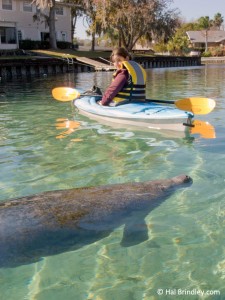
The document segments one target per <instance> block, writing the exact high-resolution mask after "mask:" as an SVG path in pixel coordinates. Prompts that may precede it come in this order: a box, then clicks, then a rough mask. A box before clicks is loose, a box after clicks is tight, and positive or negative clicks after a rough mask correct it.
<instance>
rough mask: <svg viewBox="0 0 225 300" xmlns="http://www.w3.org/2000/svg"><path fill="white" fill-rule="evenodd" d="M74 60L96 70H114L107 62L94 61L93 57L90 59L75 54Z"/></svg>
mask: <svg viewBox="0 0 225 300" xmlns="http://www.w3.org/2000/svg"><path fill="white" fill-rule="evenodd" d="M76 60H77V61H80V62H82V63H84V64H86V65H89V66H92V67H93V68H94V69H95V70H96V71H114V70H115V67H114V66H111V65H109V64H105V63H102V62H99V61H96V60H94V59H90V58H87V57H80V56H77V57H76Z"/></svg>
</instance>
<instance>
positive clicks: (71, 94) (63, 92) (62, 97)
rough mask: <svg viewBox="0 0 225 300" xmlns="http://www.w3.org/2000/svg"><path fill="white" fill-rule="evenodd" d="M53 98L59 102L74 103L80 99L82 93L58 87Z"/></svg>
mask: <svg viewBox="0 0 225 300" xmlns="http://www.w3.org/2000/svg"><path fill="white" fill-rule="evenodd" d="M52 96H53V97H54V98H55V99H56V100H59V101H72V100H74V99H77V98H78V97H80V93H79V92H78V91H77V90H75V89H72V88H69V87H57V88H54V89H53V90H52Z"/></svg>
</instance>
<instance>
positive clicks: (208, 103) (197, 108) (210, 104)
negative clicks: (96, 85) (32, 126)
mask: <svg viewBox="0 0 225 300" xmlns="http://www.w3.org/2000/svg"><path fill="white" fill-rule="evenodd" d="M52 96H53V97H54V98H55V99H56V100H59V101H72V100H75V99H77V98H79V97H80V96H95V97H97V96H98V95H85V94H80V93H79V92H78V90H76V89H73V88H69V87H57V88H54V89H53V90H52ZM146 102H156V103H163V104H174V105H175V106H176V107H177V108H179V109H181V110H185V111H190V112H192V113H193V114H198V115H205V114H208V113H210V112H211V111H212V110H213V109H214V107H215V106H216V103H215V100H213V99H210V98H204V97H190V98H184V99H179V100H176V101H167V100H154V99H146Z"/></svg>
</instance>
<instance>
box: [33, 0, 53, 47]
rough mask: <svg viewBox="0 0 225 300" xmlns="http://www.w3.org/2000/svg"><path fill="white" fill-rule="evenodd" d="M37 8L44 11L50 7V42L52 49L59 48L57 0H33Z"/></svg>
mask: <svg viewBox="0 0 225 300" xmlns="http://www.w3.org/2000/svg"><path fill="white" fill-rule="evenodd" d="M32 3H34V4H35V5H36V6H37V8H39V9H40V10H41V11H43V10H44V9H46V8H49V44H50V47H51V48H52V49H57V44H56V31H55V0H33V2H32Z"/></svg>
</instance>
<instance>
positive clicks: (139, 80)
mask: <svg viewBox="0 0 225 300" xmlns="http://www.w3.org/2000/svg"><path fill="white" fill-rule="evenodd" d="M124 67H125V68H126V69H127V70H128V73H129V78H128V83H127V84H126V85H125V86H124V87H123V89H122V90H121V91H120V92H119V93H118V94H117V95H116V96H115V97H114V98H113V101H114V102H115V103H116V104H118V105H119V104H122V102H123V103H127V102H136V101H138V102H140V101H145V85H146V72H145V70H144V69H143V68H142V67H141V66H140V65H139V64H138V63H136V62H135V61H132V60H129V61H124V62H122V68H124Z"/></svg>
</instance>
